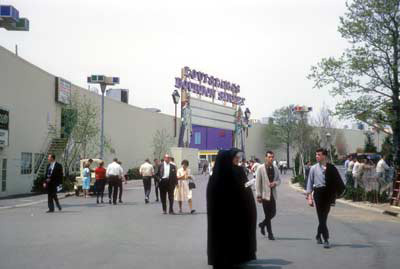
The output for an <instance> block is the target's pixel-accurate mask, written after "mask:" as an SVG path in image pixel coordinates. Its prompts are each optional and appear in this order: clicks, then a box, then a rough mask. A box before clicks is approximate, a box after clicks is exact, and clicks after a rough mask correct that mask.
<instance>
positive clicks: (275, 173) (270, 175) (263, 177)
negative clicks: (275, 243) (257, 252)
mask: <svg viewBox="0 0 400 269" xmlns="http://www.w3.org/2000/svg"><path fill="white" fill-rule="evenodd" d="M274 158H275V155H274V153H273V152H272V151H267V153H266V154H265V164H264V165H261V166H259V167H258V169H257V171H256V195H257V202H259V203H261V204H262V206H263V209H264V214H265V219H264V221H262V222H260V223H259V224H258V226H259V227H260V229H261V234H262V235H265V227H266V228H267V231H268V239H269V240H275V238H274V234H273V233H272V224H271V220H272V219H273V218H274V217H275V215H276V200H277V198H278V197H277V191H276V187H277V186H279V185H280V184H281V179H280V176H279V170H278V167H277V166H275V165H274Z"/></svg>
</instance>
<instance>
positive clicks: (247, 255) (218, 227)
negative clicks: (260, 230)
mask: <svg viewBox="0 0 400 269" xmlns="http://www.w3.org/2000/svg"><path fill="white" fill-rule="evenodd" d="M237 152H239V150H237V149H231V150H229V151H226V150H221V151H219V153H218V155H217V159H216V162H215V166H214V170H213V175H212V176H211V177H210V180H209V182H208V185H207V217H208V242H207V254H208V263H209V264H210V265H214V266H219V267H225V268H227V267H228V266H230V265H234V264H240V263H244V262H247V261H250V260H254V259H256V250H257V242H256V225H257V224H256V221H257V211H256V205H255V201H254V196H253V192H252V190H251V188H245V187H244V184H245V183H246V181H247V177H246V175H245V172H244V171H243V169H242V168H241V167H239V166H235V165H233V163H232V161H233V158H234V156H235V154H236V153H237Z"/></svg>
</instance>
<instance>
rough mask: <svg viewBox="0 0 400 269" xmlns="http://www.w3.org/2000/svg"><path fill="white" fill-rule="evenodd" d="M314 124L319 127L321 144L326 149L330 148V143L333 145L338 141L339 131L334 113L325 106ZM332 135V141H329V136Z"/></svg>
mask: <svg viewBox="0 0 400 269" xmlns="http://www.w3.org/2000/svg"><path fill="white" fill-rule="evenodd" d="M313 124H314V125H315V126H316V127H318V136H319V138H320V140H321V144H322V145H323V146H324V147H326V148H327V147H328V146H329V143H332V142H333V141H335V139H336V135H337V129H336V124H335V122H334V119H333V112H332V111H331V110H330V109H329V107H328V106H326V105H325V104H324V105H323V106H322V108H321V110H320V111H319V113H318V115H317V116H316V117H315V118H314V120H313ZM328 133H329V134H330V139H331V141H328V139H329V138H328V136H327V134H328Z"/></svg>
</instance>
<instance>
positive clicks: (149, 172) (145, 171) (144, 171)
mask: <svg viewBox="0 0 400 269" xmlns="http://www.w3.org/2000/svg"><path fill="white" fill-rule="evenodd" d="M139 172H140V174H141V175H142V176H143V177H151V176H153V175H154V167H153V166H152V165H151V164H149V163H148V162H145V163H144V164H142V165H141V166H140V169H139Z"/></svg>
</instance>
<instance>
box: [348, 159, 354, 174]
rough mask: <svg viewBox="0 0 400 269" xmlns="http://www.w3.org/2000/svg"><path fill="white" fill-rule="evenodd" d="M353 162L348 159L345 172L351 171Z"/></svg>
mask: <svg viewBox="0 0 400 269" xmlns="http://www.w3.org/2000/svg"><path fill="white" fill-rule="evenodd" d="M353 167H354V162H353V161H350V162H349V164H348V165H347V172H353Z"/></svg>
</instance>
